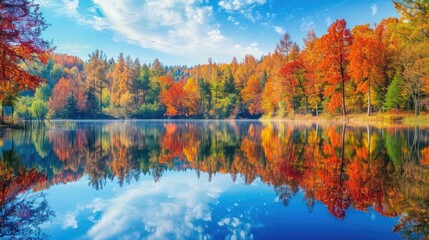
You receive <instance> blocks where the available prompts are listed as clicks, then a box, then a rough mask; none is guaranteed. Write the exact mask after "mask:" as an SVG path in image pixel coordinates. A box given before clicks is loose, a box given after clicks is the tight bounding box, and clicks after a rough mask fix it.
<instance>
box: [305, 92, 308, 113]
mask: <svg viewBox="0 0 429 240" xmlns="http://www.w3.org/2000/svg"><path fill="white" fill-rule="evenodd" d="M305 114H306V115H307V114H308V96H305Z"/></svg>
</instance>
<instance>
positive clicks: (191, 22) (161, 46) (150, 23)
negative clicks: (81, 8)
mask: <svg viewBox="0 0 429 240" xmlns="http://www.w3.org/2000/svg"><path fill="white" fill-rule="evenodd" d="M258 2H261V1H258ZM263 2H265V1H263ZM94 3H95V4H96V7H97V8H98V9H99V10H100V11H101V12H102V13H103V16H104V17H103V18H101V17H98V18H97V19H92V20H91V23H92V25H93V27H94V28H95V29H97V30H100V29H108V30H111V31H113V32H114V33H116V35H117V36H118V37H119V38H121V39H122V40H125V41H128V42H130V43H133V44H137V45H139V46H141V47H143V48H151V49H155V50H158V51H160V52H164V53H168V54H175V55H178V56H184V57H198V58H200V59H207V58H208V57H213V59H214V60H215V61H216V60H218V61H219V60H220V61H229V60H230V59H231V58H232V57H233V56H237V57H243V56H244V55H245V54H253V55H256V56H260V55H262V53H263V52H262V51H261V50H260V49H254V48H252V49H253V50H254V51H253V52H246V50H247V49H246V48H239V49H237V48H234V45H236V44H237V43H235V42H234V41H232V40H230V39H228V38H227V37H226V36H225V35H224V34H223V33H222V32H221V31H220V28H219V27H220V26H219V25H218V24H215V23H214V22H213V8H212V7H211V6H206V5H204V4H203V2H202V1H201V0H156V1H155V0H147V1H145V2H144V3H143V4H142V2H141V1H138V0H128V1H122V0H94ZM154 9H156V11H155V10H154ZM95 20H97V22H98V23H99V24H95V22H96V21H95ZM236 22H237V21H236Z"/></svg>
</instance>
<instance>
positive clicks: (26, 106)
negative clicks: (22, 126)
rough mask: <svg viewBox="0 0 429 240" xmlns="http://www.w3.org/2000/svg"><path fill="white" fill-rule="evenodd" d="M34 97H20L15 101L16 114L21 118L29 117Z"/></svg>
mask: <svg viewBox="0 0 429 240" xmlns="http://www.w3.org/2000/svg"><path fill="white" fill-rule="evenodd" d="M33 101H34V99H33V98H32V97H20V98H19V99H18V101H17V102H16V106H15V108H16V114H17V115H18V117H19V118H21V119H31V117H32V111H31V105H32V104H33Z"/></svg>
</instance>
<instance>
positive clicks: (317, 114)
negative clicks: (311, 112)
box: [316, 102, 319, 117]
mask: <svg viewBox="0 0 429 240" xmlns="http://www.w3.org/2000/svg"><path fill="white" fill-rule="evenodd" d="M318 116H319V109H318V108H317V102H316V117H318Z"/></svg>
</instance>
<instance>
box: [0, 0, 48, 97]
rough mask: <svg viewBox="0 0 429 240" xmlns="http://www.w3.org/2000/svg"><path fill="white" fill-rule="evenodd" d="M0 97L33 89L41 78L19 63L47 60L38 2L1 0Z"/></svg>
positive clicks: (42, 21) (44, 61)
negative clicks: (27, 70)
mask: <svg viewBox="0 0 429 240" xmlns="http://www.w3.org/2000/svg"><path fill="white" fill-rule="evenodd" d="M0 16H1V17H0V101H1V100H3V99H4V97H5V95H6V94H7V93H8V92H13V91H14V90H15V91H16V90H17V89H18V90H23V89H27V88H29V89H34V88H35V87H36V86H37V85H38V84H39V82H40V81H41V79H40V78H39V77H36V76H33V75H30V74H29V73H27V72H26V71H25V70H23V69H21V68H20V67H19V66H18V63H21V62H24V63H26V65H27V66H30V64H29V63H32V62H36V61H40V62H42V63H45V64H46V63H47V61H48V57H49V52H50V51H51V50H52V48H50V44H49V42H47V41H45V40H43V39H42V38H41V33H42V31H43V30H45V29H46V27H47V25H46V23H45V20H44V18H43V17H42V13H41V12H39V5H38V4H37V3H35V2H34V1H30V0H2V1H0Z"/></svg>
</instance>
